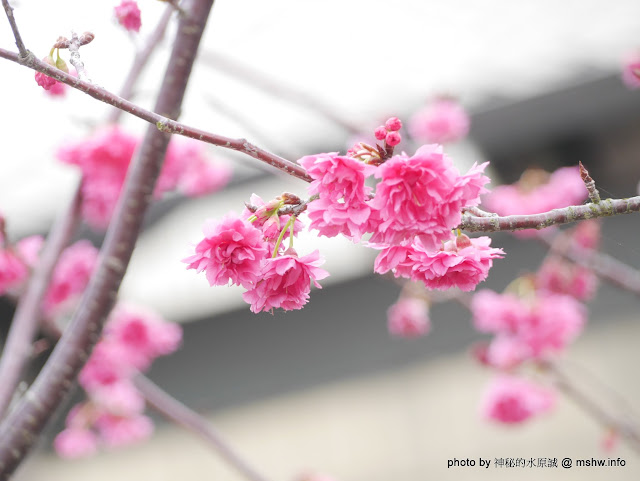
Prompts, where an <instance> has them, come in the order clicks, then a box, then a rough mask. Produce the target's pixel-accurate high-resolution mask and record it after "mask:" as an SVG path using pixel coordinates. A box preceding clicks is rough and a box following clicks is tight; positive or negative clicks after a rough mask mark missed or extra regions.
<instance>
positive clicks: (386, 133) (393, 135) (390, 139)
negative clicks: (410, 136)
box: [373, 117, 402, 147]
mask: <svg viewBox="0 0 640 481" xmlns="http://www.w3.org/2000/svg"><path fill="white" fill-rule="evenodd" d="M401 128H402V122H401V121H400V119H399V118H398V117H391V118H389V119H388V120H387V121H386V122H385V124H384V125H381V126H380V127H378V128H377V129H376V130H375V131H374V132H373V135H374V136H375V138H376V139H377V140H384V142H385V144H386V145H389V146H391V147H395V146H396V145H398V144H399V143H400V142H401V141H402V137H401V136H400V129H401Z"/></svg>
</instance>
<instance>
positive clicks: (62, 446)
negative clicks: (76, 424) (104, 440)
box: [53, 428, 98, 459]
mask: <svg viewBox="0 0 640 481" xmlns="http://www.w3.org/2000/svg"><path fill="white" fill-rule="evenodd" d="M53 447H54V449H55V450H56V453H58V456H60V457H61V458H65V459H76V458H82V457H86V456H91V455H92V454H95V453H96V452H97V450H98V438H97V436H96V435H95V433H93V432H92V431H90V430H89V429H84V428H67V429H65V430H63V431H61V432H60V433H59V434H58V435H57V436H56V438H55V440H54V441H53Z"/></svg>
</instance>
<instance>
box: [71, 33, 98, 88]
mask: <svg viewBox="0 0 640 481" xmlns="http://www.w3.org/2000/svg"><path fill="white" fill-rule="evenodd" d="M83 38H84V36H83ZM92 39H93V37H92ZM87 43H88V42H87ZM80 45H84V44H83V43H82V42H81V41H80V37H78V34H77V33H76V32H71V41H70V42H69V52H70V53H71V58H70V59H69V62H71V65H73V66H74V67H75V69H76V72H78V78H79V79H80V80H84V81H85V82H89V83H91V79H90V78H89V76H88V75H87V72H86V70H85V69H84V63H82V59H81V58H80Z"/></svg>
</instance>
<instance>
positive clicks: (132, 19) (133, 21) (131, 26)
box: [115, 0, 142, 32]
mask: <svg viewBox="0 0 640 481" xmlns="http://www.w3.org/2000/svg"><path fill="white" fill-rule="evenodd" d="M115 14H116V18H117V19H118V22H119V23H120V25H122V26H123V27H124V28H126V29H127V30H129V31H133V32H139V31H140V27H141V26H142V21H141V19H140V8H138V4H137V3H136V2H135V1H134V0H122V3H121V4H120V5H118V6H117V7H115Z"/></svg>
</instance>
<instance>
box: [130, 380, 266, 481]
mask: <svg viewBox="0 0 640 481" xmlns="http://www.w3.org/2000/svg"><path fill="white" fill-rule="evenodd" d="M135 385H136V387H137V388H138V390H139V391H140V392H141V393H142V395H143V396H144V398H145V400H146V401H147V403H148V404H149V405H150V406H151V407H153V408H154V409H155V410H156V411H158V412H159V413H160V414H162V415H163V416H164V417H166V418H167V419H169V420H170V421H173V422H174V423H176V424H179V425H180V426H182V427H184V428H186V429H188V430H189V431H192V432H193V433H195V434H197V435H198V436H200V437H201V438H202V439H204V440H205V441H206V442H207V443H208V444H209V445H211V446H212V447H213V449H214V450H215V451H216V452H217V453H218V454H219V455H220V456H222V458H224V460H225V461H227V462H228V463H229V464H230V465H231V466H233V467H234V468H235V469H236V470H237V471H238V472H239V473H240V474H242V475H243V476H244V477H245V478H247V479H249V480H251V481H267V478H265V477H264V476H263V475H262V474H260V473H259V472H258V471H256V470H255V469H254V468H253V467H252V466H251V465H250V464H249V463H248V462H247V461H245V460H244V459H242V457H241V456H240V455H239V454H238V453H237V452H236V451H235V450H234V449H233V448H232V447H231V446H229V444H228V443H227V442H226V441H225V439H224V438H223V437H222V436H221V435H220V433H218V432H217V431H216V430H215V429H214V428H213V427H212V426H211V424H210V423H209V422H208V421H207V420H206V419H204V418H203V417H202V416H200V415H199V414H198V413H196V412H195V411H193V410H192V409H189V408H188V407H187V406H185V405H184V404H182V403H181V402H180V401H178V400H177V399H175V398H173V397H172V396H171V395H170V394H168V393H166V392H165V391H163V390H162V389H160V387H158V386H157V385H156V384H154V383H153V382H152V381H151V380H150V379H148V378H146V377H144V376H142V375H140V376H138V377H136V379H135Z"/></svg>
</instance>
